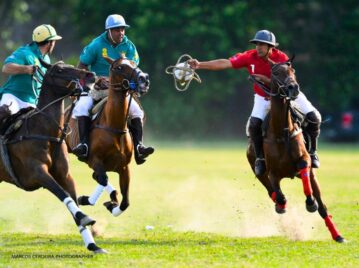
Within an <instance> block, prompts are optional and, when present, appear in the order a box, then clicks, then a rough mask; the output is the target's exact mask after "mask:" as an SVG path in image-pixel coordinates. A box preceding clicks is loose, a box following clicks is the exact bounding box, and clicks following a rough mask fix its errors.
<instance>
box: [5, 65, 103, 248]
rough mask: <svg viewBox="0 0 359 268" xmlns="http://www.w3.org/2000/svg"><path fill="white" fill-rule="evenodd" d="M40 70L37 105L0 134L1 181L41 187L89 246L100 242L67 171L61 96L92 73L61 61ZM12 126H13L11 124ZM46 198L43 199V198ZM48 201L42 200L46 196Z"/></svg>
mask: <svg viewBox="0 0 359 268" xmlns="http://www.w3.org/2000/svg"><path fill="white" fill-rule="evenodd" d="M42 65H43V66H45V67H46V68H47V72H46V74H42V76H43V83H42V88H41V92H40V95H39V99H38V105H37V107H36V108H35V109H33V110H32V111H30V112H28V113H26V114H24V115H23V116H22V117H21V119H20V120H19V121H17V123H16V124H15V125H17V127H16V128H15V129H13V131H12V132H10V131H7V132H5V133H3V135H1V137H0V138H1V143H0V146H1V161H0V182H1V181H5V182H7V183H11V184H14V185H16V186H17V187H19V188H21V189H23V190H25V191H34V190H37V189H39V188H41V187H42V188H45V189H47V190H49V191H50V192H51V193H53V194H54V195H55V196H56V197H57V198H58V199H59V200H60V201H61V202H63V203H64V205H65V206H66V207H67V209H68V210H69V211H70V213H71V215H72V217H73V218H74V220H75V222H76V225H77V227H78V229H79V231H80V233H81V236H82V238H83V240H84V242H85V246H86V248H87V249H88V250H90V251H93V252H94V253H105V252H106V251H105V250H103V249H101V248H99V247H98V246H97V245H96V244H95V241H94V239H93V237H92V234H91V232H90V230H88V229H87V228H86V226H87V225H92V224H94V223H95V221H94V220H93V219H91V218H90V217H88V216H87V215H85V214H84V213H83V212H82V211H81V210H80V209H79V208H78V205H77V196H76V189H75V182H74V180H73V178H72V176H71V175H70V173H69V165H68V153H67V148H66V145H65V143H64V142H63V141H64V137H65V135H66V134H67V133H66V128H64V123H65V120H64V99H65V98H67V97H69V96H74V95H78V94H80V93H81V92H82V90H83V89H84V87H85V86H87V85H89V84H90V83H93V82H94V80H95V76H94V74H93V73H91V72H88V71H84V70H80V69H77V68H74V67H73V66H70V65H66V64H64V63H63V62H58V63H56V64H54V65H49V64H46V63H44V62H42ZM10 129H11V127H10ZM44 201H45V200H44ZM45 202H46V201H45Z"/></svg>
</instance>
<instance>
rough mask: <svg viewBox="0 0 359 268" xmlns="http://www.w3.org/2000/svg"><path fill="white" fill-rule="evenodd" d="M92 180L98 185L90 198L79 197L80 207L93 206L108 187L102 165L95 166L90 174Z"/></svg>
mask: <svg viewBox="0 0 359 268" xmlns="http://www.w3.org/2000/svg"><path fill="white" fill-rule="evenodd" d="M92 178H93V179H94V180H95V181H96V182H97V183H98V185H97V186H96V188H95V190H94V191H93V193H92V194H91V195H90V196H86V195H82V196H80V197H79V199H78V202H79V204H80V205H83V206H86V205H91V206H94V205H95V204H96V202H97V200H98V199H99V198H100V196H101V195H102V192H103V190H104V189H105V188H106V187H107V185H108V176H107V174H106V171H105V169H104V168H103V167H102V165H96V166H95V168H94V172H93V174H92Z"/></svg>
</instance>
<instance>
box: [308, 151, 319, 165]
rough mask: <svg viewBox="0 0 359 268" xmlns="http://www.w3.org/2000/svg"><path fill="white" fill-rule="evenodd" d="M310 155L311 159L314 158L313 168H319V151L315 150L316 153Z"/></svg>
mask: <svg viewBox="0 0 359 268" xmlns="http://www.w3.org/2000/svg"><path fill="white" fill-rule="evenodd" d="M309 155H310V159H311V160H312V168H319V167H320V162H319V157H318V155H317V153H316V152H314V153H310V154H309Z"/></svg>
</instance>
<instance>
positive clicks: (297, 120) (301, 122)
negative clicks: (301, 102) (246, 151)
mask: <svg viewBox="0 0 359 268" xmlns="http://www.w3.org/2000/svg"><path fill="white" fill-rule="evenodd" d="M289 111H290V116H291V118H292V122H293V123H294V124H295V125H296V126H297V131H300V130H302V131H303V136H304V140H305V147H306V149H307V150H309V149H310V142H309V135H308V132H307V130H306V127H307V125H308V122H307V121H306V118H305V114H303V113H302V112H301V111H300V110H299V109H298V107H296V106H295V105H293V103H292V104H291V105H290V109H289ZM270 116H271V113H270V112H269V113H268V114H267V116H266V117H265V118H264V120H263V123H262V136H263V138H265V137H266V136H267V130H268V127H269V120H270ZM249 120H250V117H249V118H248V121H247V125H246V135H247V137H248V138H249V137H250V135H249V130H248V128H249Z"/></svg>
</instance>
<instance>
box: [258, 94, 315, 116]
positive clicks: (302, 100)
mask: <svg viewBox="0 0 359 268" xmlns="http://www.w3.org/2000/svg"><path fill="white" fill-rule="evenodd" d="M292 103H293V104H294V105H295V106H296V107H297V108H298V109H299V110H300V111H301V112H302V113H303V114H305V115H306V114H308V113H310V112H313V111H315V110H316V109H315V107H314V106H313V105H312V104H311V102H310V101H309V100H308V99H307V97H306V96H305V95H304V94H303V92H300V93H299V95H298V97H297V98H296V99H295V100H294V101H293V102H292ZM269 110H270V100H267V99H265V98H264V97H262V96H259V95H258V94H254V106H253V110H252V113H251V116H252V117H257V118H259V119H262V120H264V118H265V117H266V116H267V114H268V112H269Z"/></svg>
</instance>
